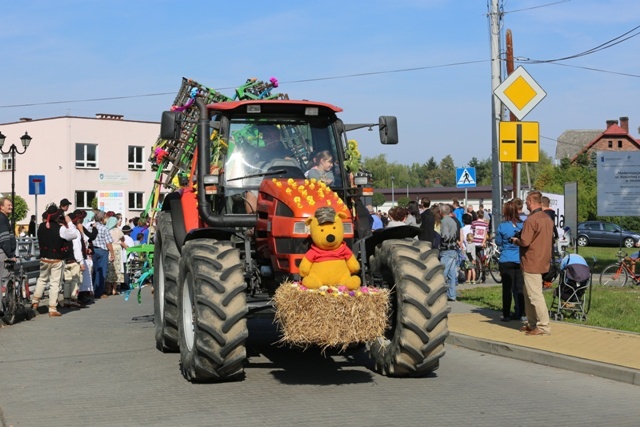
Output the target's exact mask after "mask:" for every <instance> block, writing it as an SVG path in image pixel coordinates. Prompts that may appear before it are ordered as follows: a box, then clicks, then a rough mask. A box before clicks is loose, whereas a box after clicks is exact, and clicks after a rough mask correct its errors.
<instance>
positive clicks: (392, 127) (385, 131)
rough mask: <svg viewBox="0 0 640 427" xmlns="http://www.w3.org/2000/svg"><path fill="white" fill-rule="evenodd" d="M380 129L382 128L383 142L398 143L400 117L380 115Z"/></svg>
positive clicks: (381, 139) (381, 138)
mask: <svg viewBox="0 0 640 427" xmlns="http://www.w3.org/2000/svg"><path fill="white" fill-rule="evenodd" d="M378 129H380V142H381V143H383V144H397V143H398V119H397V118H396V117H395V116H380V118H379V119H378Z"/></svg>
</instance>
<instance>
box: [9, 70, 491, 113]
mask: <svg viewBox="0 0 640 427" xmlns="http://www.w3.org/2000/svg"><path fill="white" fill-rule="evenodd" d="M482 62H489V60H488V59H484V60H478V61H462V62H452V63H449V64H439V65H426V66H423V67H413V68H399V69H395V70H385V71H370V72H366V73H354V74H344V75H337V76H328V77H316V78H310V79H301V80H288V81H281V82H280V84H296V83H308V82H317V81H323V80H338V79H348V78H354V77H363V76H373V75H379V74H393V73H407V72H411V71H420V70H428V69H433V68H446V67H457V66H460V65H470V64H478V63H482ZM229 89H235V88H234V87H223V88H217V89H214V90H216V91H221V90H229ZM166 95H175V92H160V93H147V94H140V95H128V96H112V97H104V98H87V99H74V100H66V101H47V102H32V103H28V104H9V105H0V108H18V107H34V106H41V105H55V104H73V103H80V102H97V101H114V100H120V99H132V98H148V97H153V96H166Z"/></svg>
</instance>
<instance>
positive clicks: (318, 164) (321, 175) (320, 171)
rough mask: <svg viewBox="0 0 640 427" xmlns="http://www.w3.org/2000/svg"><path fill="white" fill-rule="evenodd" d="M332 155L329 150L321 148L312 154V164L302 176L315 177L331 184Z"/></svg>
mask: <svg viewBox="0 0 640 427" xmlns="http://www.w3.org/2000/svg"><path fill="white" fill-rule="evenodd" d="M332 169H333V156H332V155H331V152H330V151H329V150H322V151H319V152H318V153H316V154H315V155H314V156H313V166H312V167H311V169H309V170H308V171H307V172H305V174H304V176H306V177H307V178H309V179H312V178H315V179H317V180H318V181H322V182H324V183H325V184H327V185H331V184H333V181H334V179H333V172H332Z"/></svg>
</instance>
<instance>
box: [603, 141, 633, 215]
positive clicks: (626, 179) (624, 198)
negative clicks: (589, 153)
mask: <svg viewBox="0 0 640 427" xmlns="http://www.w3.org/2000/svg"><path fill="white" fill-rule="evenodd" d="M597 173H598V216H640V203H638V200H639V198H640V152H638V151H598V152H597Z"/></svg>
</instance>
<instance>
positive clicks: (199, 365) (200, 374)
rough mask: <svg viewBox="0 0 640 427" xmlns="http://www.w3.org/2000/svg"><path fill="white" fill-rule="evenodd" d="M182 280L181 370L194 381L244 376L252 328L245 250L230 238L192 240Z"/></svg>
mask: <svg viewBox="0 0 640 427" xmlns="http://www.w3.org/2000/svg"><path fill="white" fill-rule="evenodd" d="M178 283H179V284H180V286H179V299H178V309H179V313H180V321H179V322H178V324H179V326H178V332H179V337H180V361H181V369H182V375H184V377H185V378H186V379H188V380H189V381H193V382H220V381H229V380H237V379H241V378H243V376H244V363H245V360H246V358H247V352H246V348H245V341H246V340H247V337H248V336H249V331H248V329H247V319H246V315H247V312H248V309H247V300H246V292H245V291H246V284H245V280H244V271H243V268H242V262H241V261H240V252H239V251H238V250H237V249H235V248H234V247H233V245H232V244H231V242H219V241H215V240H213V239H194V240H191V241H189V242H187V243H186V244H185V245H184V250H183V251H182V258H181V260H180V277H179V282H178Z"/></svg>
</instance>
